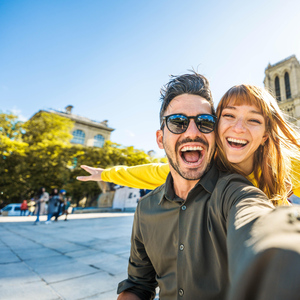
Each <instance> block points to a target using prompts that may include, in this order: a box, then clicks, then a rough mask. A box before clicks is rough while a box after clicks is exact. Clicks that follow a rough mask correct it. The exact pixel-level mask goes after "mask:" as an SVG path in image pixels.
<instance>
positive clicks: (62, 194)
mask: <svg viewBox="0 0 300 300" xmlns="http://www.w3.org/2000/svg"><path fill="white" fill-rule="evenodd" d="M66 193H67V192H66V190H63V189H62V190H60V191H59V200H58V207H57V212H56V213H55V214H54V215H55V220H54V221H55V222H57V220H58V217H59V216H60V214H61V212H62V209H63V208H62V206H63V204H64V201H65V197H66Z"/></svg>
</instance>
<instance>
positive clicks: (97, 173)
mask: <svg viewBox="0 0 300 300" xmlns="http://www.w3.org/2000/svg"><path fill="white" fill-rule="evenodd" d="M80 167H81V168H82V169H83V170H85V171H87V172H88V173H90V174H91V175H90V176H78V177H76V179H77V180H80V181H102V180H101V173H102V171H103V170H104V169H101V168H92V167H89V166H85V165H82V166H80Z"/></svg>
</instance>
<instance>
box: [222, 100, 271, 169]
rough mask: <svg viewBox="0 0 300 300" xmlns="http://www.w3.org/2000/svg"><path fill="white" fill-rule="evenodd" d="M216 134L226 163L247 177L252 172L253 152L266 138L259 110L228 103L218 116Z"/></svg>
mask: <svg viewBox="0 0 300 300" xmlns="http://www.w3.org/2000/svg"><path fill="white" fill-rule="evenodd" d="M218 133H219V137H220V139H221V142H222V145H223V149H224V152H225V154H226V156H227V159H228V161H229V162H231V163H234V164H237V165H238V166H239V167H240V168H241V169H242V170H243V171H244V172H245V174H247V175H249V174H250V173H251V172H252V171H253V158H254V152H255V151H256V150H257V149H258V147H259V146H260V145H261V144H263V143H264V142H265V141H266V139H267V138H268V135H267V134H266V126H265V119H264V117H263V115H262V114H261V112H260V110H259V109H258V108H257V107H256V106H254V105H239V106H237V105H233V104H232V103H231V102H229V103H228V105H227V107H225V108H224V109H223V111H222V113H221V115H220V119H219V125H218Z"/></svg>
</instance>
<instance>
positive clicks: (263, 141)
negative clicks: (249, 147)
mask: <svg viewBox="0 0 300 300" xmlns="http://www.w3.org/2000/svg"><path fill="white" fill-rule="evenodd" d="M268 138H269V134H268V133H267V132H265V135H264V136H263V137H262V141H261V145H262V146H264V145H265V142H266V140H267V139H268Z"/></svg>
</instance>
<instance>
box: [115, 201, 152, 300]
mask: <svg viewBox="0 0 300 300" xmlns="http://www.w3.org/2000/svg"><path fill="white" fill-rule="evenodd" d="M140 209H141V202H139V203H138V205H137V208H136V212H135V214H134V221H133V227H132V235H131V250H130V258H129V263H128V278H127V279H126V280H123V281H122V282H120V283H119V285H118V291H117V293H118V294H119V293H120V295H121V294H122V293H124V292H125V291H126V294H125V295H124V297H125V296H126V297H127V293H128V297H129V296H131V294H135V295H136V296H137V297H139V298H137V299H142V300H146V299H147V300H150V299H154V298H155V294H156V293H155V289H156V287H157V282H156V278H155V276H156V272H155V270H154V268H153V265H152V263H151V260H150V258H149V257H148V254H147V251H146V248H145V244H144V241H143V237H142V233H141V228H140V224H139V218H140ZM122 297H123V296H122ZM120 299H123V298H120ZM124 299H127V298H124ZM128 299H130V298H128ZM132 299H134V298H132Z"/></svg>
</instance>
